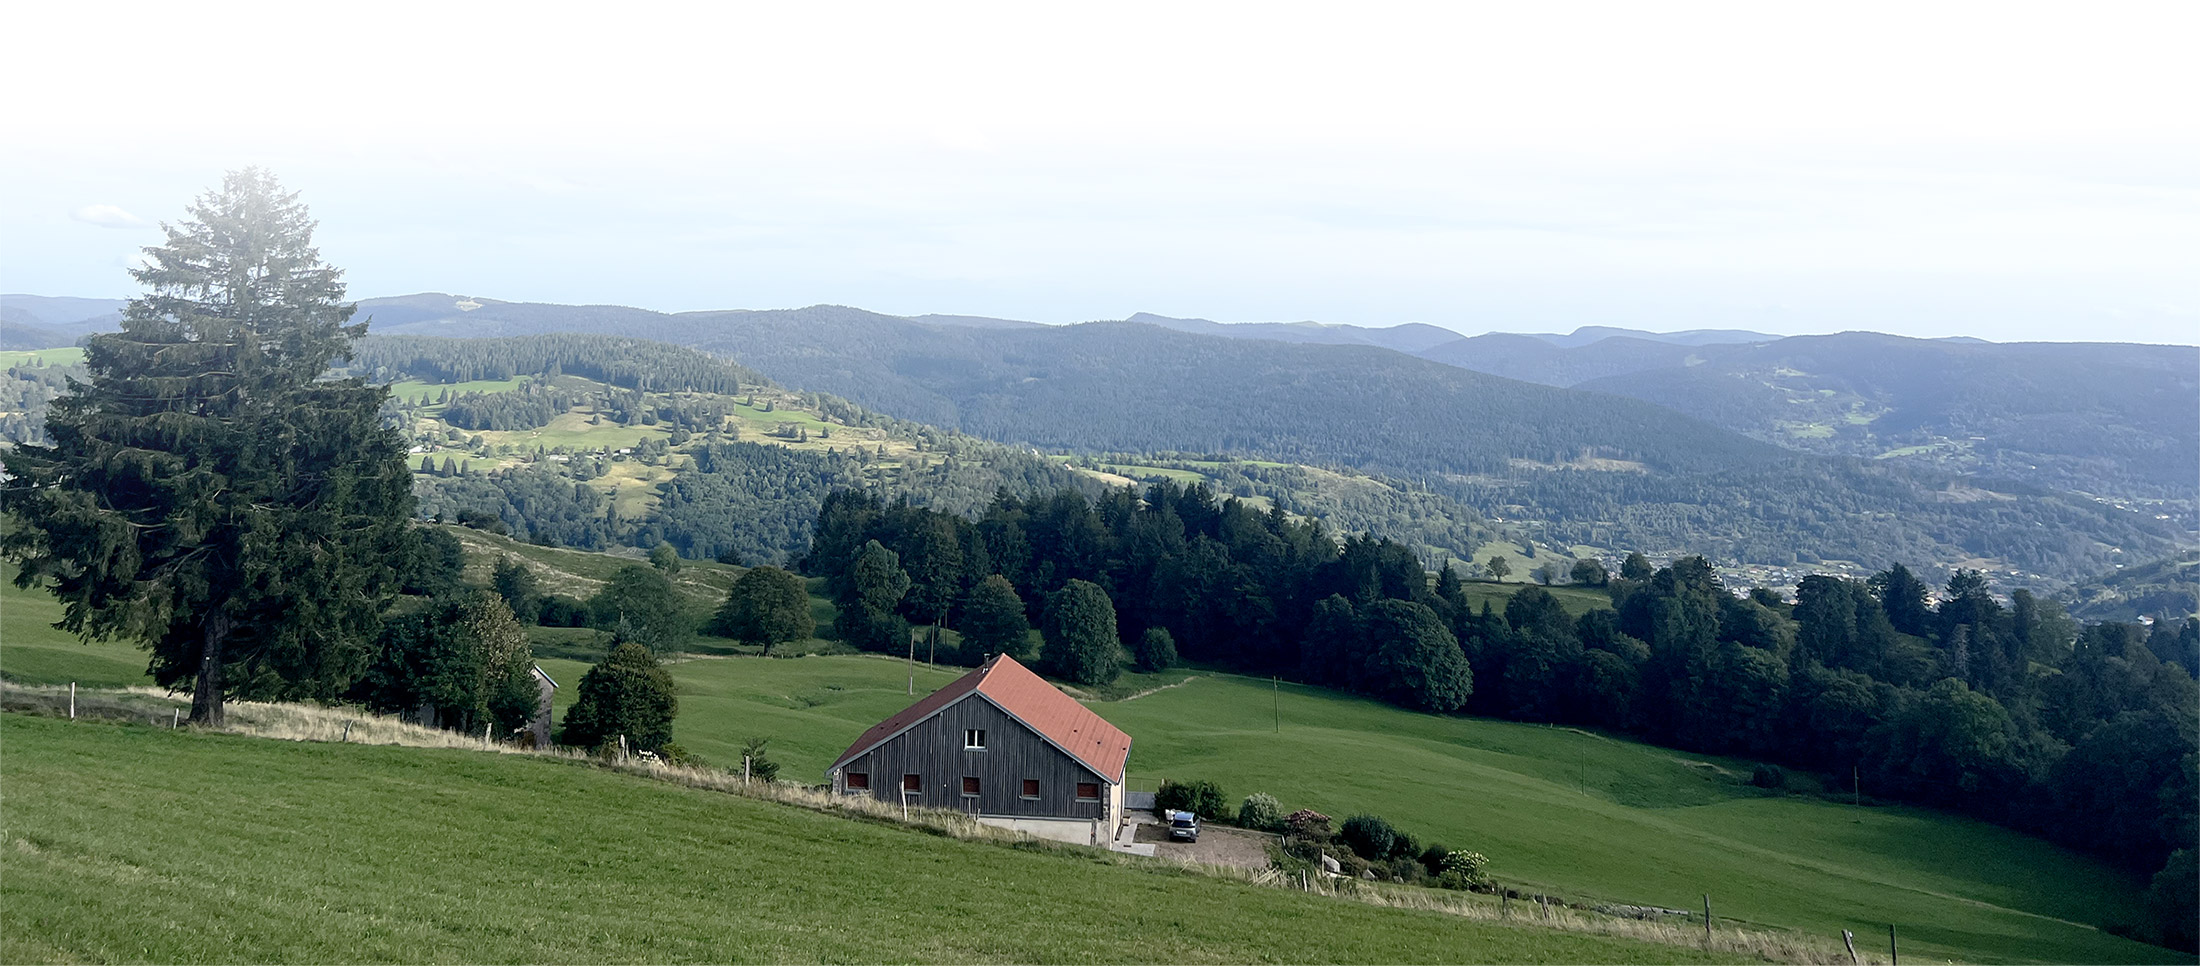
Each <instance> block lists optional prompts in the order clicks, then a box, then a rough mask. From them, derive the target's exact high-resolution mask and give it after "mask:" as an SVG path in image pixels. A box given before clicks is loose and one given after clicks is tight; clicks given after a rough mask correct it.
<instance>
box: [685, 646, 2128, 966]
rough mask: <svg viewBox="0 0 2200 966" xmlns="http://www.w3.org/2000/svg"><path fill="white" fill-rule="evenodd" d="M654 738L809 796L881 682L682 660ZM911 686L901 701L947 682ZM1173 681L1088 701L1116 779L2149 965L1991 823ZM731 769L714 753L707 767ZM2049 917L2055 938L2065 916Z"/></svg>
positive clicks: (1562, 878) (1654, 887)
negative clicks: (1780, 791) (1278, 804)
mask: <svg viewBox="0 0 2200 966" xmlns="http://www.w3.org/2000/svg"><path fill="white" fill-rule="evenodd" d="M673 674H674V676H675V678H677V679H678V680H679V681H680V684H681V691H682V693H681V698H680V701H681V706H680V707H681V711H680V719H679V721H678V723H677V725H676V728H675V731H676V738H677V740H678V741H679V742H680V743H681V744H682V745H683V746H685V747H687V748H689V749H691V750H694V751H697V752H699V753H702V754H704V755H705V756H706V757H708V758H710V759H712V760H714V761H720V762H724V761H728V760H733V761H738V760H739V758H738V756H739V750H740V745H741V739H743V738H746V737H751V736H769V737H771V738H772V744H771V752H772V754H773V756H774V758H775V759H776V760H778V761H779V762H780V763H781V765H782V774H783V775H785V776H786V777H787V778H789V779H791V780H797V781H819V780H821V776H822V772H823V770H824V768H825V766H826V765H828V764H830V763H831V761H832V759H833V758H834V757H836V756H837V755H838V754H839V753H840V751H841V750H842V749H843V748H844V747H845V746H846V744H847V742H848V741H850V740H852V739H853V738H854V736H855V735H856V734H858V733H859V732H860V731H861V730H862V729H863V728H864V727H867V726H868V725H870V724H872V723H874V722H876V721H877V720H879V719H880V718H883V717H885V716H886V715H887V714H890V713H892V712H893V711H894V710H896V709H898V708H900V707H902V706H903V705H905V704H907V703H908V701H909V700H910V699H909V697H908V696H907V695H906V693H905V690H906V687H907V677H906V675H907V672H906V670H905V669H904V667H903V665H902V664H901V663H899V662H895V661H892V660H889V659H885V658H880V657H872V656H843V657H811V658H798V659H787V660H773V661H763V660H756V659H748V658H720V659H703V660H696V661H690V662H686V663H682V664H679V665H677V666H675V667H674V668H673ZM954 674H955V672H954V671H953V670H950V669H928V668H925V667H924V666H922V665H920V666H919V667H918V669H917V682H916V683H917V693H918V694H923V693H925V692H926V691H928V690H929V689H931V688H936V687H938V686H939V685H941V684H945V683H946V682H947V681H949V680H952V678H953V676H954ZM1158 677H1159V678H1162V679H1164V680H1168V681H1170V682H1172V683H1173V682H1176V681H1183V680H1184V679H1186V678H1191V679H1192V681H1191V683H1189V684H1184V685H1182V686H1180V687H1173V688H1168V689H1166V690H1160V691H1156V692H1153V693H1151V694H1147V695H1145V696H1143V697H1139V698H1137V699H1135V700H1131V701H1117V702H1107V703H1102V704H1099V705H1096V707H1097V708H1098V710H1100V712H1101V713H1102V714H1103V715H1105V716H1106V717H1107V718H1108V719H1109V720H1111V721H1114V722H1115V723H1116V724H1117V725H1119V726H1121V727H1122V728H1124V729H1125V730H1126V731H1129V732H1130V733H1131V735H1132V737H1133V738H1134V739H1135V741H1136V744H1135V745H1134V747H1133V753H1132V756H1131V778H1132V780H1133V782H1134V783H1136V784H1138V785H1141V786H1144V787H1151V786H1152V784H1153V783H1154V782H1156V781H1158V779H1160V778H1163V777H1177V778H1212V779H1215V780H1218V781H1220V782H1221V783H1222V784H1223V786H1224V788H1225V789H1226V790H1227V791H1228V792H1230V793H1231V794H1232V795H1243V794H1246V793H1248V792H1252V791H1268V792H1271V793H1273V794H1275V795H1277V796H1278V797H1279V798H1281V799H1282V800H1283V801H1284V803H1285V806H1286V807H1300V806H1307V807H1313V808H1317V809H1320V810H1322V811H1325V812H1328V813H1330V814H1332V815H1334V816H1336V817H1337V818H1338V819H1340V820H1341V819H1342V818H1344V817H1345V816H1347V815H1351V814H1354V813H1356V812H1361V811H1368V812H1374V813H1377V814H1381V815H1383V816H1385V817H1387V818H1389V819H1391V820H1392V821H1393V822H1395V823H1397V824H1398V825H1400V826H1402V827H1403V828H1405V829H1407V830H1408V831H1411V832H1413V833H1415V834H1416V835H1418V836H1420V837H1421V838H1422V839H1423V840H1424V841H1426V840H1429V839H1435V840H1439V841H1442V842H1444V843H1446V844H1449V845H1452V846H1454V847H1460V848H1474V849H1477V850H1479V851H1482V852H1484V853H1487V854H1488V855H1490V856H1491V858H1492V860H1493V861H1494V862H1495V864H1496V866H1497V871H1498V872H1499V874H1500V876H1501V877H1503V878H1504V879H1505V880H1506V881H1508V882H1512V883H1519V884H1526V885H1530V886H1535V887H1541V888H1548V889H1551V890H1552V891H1556V892H1560V893H1562V894H1566V895H1572V896H1578V897H1585V898H1598V899H1611V900H1619V901H1627V902H1638V903H1651V904H1657V905H1664V906H1669V907H1673V908H1688V907H1691V906H1694V905H1698V904H1700V902H1701V898H1700V897H1701V895H1702V894H1703V893H1705V892H1709V893H1711V894H1712V897H1713V905H1714V907H1715V911H1716V912H1718V913H1719V914H1720V915H1721V916H1722V917H1732V918H1736V919H1743V920H1747V921H1751V922H1756V923H1761V924H1766V925H1773V926H1781V927H1788V928H1794V929H1802V930H1806V931H1809V932H1813V933H1815V934H1818V935H1821V936H1832V935H1837V934H1838V930H1840V929H1841V928H1844V927H1845V928H1849V929H1853V930H1855V931H1856V932H1858V933H1859V934H1860V935H1864V936H1872V935H1877V934H1883V933H1884V931H1885V924H1886V923H1888V922H1894V923H1897V924H1899V925H1900V928H1901V933H1902V935H1903V937H1904V943H1905V951H1910V950H1914V954H1915V955H1925V956H1944V957H1950V958H1964V959H1974V960H1999V961H2072V962H2142V961H2148V960H2151V959H2159V958H2160V957H2161V956H2162V955H2163V952H2162V951H2161V950H2158V949H2154V948H2153V947H2148V946H2144V945H2141V944H2138V943H2133V942H2130V941H2128V940H2124V939H2120V938H2117V937H2115V936H2111V935H2108V934H2106V933H2102V932H2099V931H2097V930H2095V929H2092V928H2090V927H2089V926H2086V925H2079V923H2098V922H2111V921H2117V920H2121V919H2125V918H2127V917H2128V916H2129V915H2131V911H2130V910H2131V909H2132V908H2133V903H2134V902H2135V901H2136V896H2137V890H2138V884H2137V883H2135V882H2133V881H2132V880H2131V879H2129V878H2128V877H2126V876H2123V875H2120V874H2118V873H2116V872H2114V871H2113V870H2111V869H2109V868H2107V867H2106V866H2104V865H2102V864H2100V863H2098V862H2095V861H2093V860H2091V859H2088V858H2086V857H2083V856H2080V855H2077V854H2074V853H2071V852H2069V851H2067V850H2064V849H2061V848H2057V847H2055V846H2052V845H2049V844H2047V843H2045V842H2042V841H2040V840H2038V839H2033V838H2029V837H2026V836H2022V835H2018V834H2016V833H2013V832H2010V831H2008V830H2005V829H2001V828H1997V827H1995V826H1991V825H1987V824H1984V823H1980V822H1974V821H1970V820H1966V819H1961V818H1956V817H1953V816H1949V815H1944V814H1940V813H1935V812H1930V811H1926V810H1923V809H1911V808H1866V809H1853V808H1848V807H1843V806H1841V805H1838V804H1835V803H1831V802H1826V801H1822V800H1818V799H1812V798H1803V797H1789V798H1766V797H1760V796H1759V795H1758V794H1757V793H1756V792H1755V790H1753V789H1750V788H1748V787H1747V786H1746V785H1745V784H1744V783H1743V782H1742V781H1741V779H1742V778H1744V777H1746V776H1747V774H1748V766H1747V765H1746V764H1740V763H1735V762H1731V761H1725V760H1710V761H1706V760H1703V759H1701V758H1699V757H1695V756H1683V755H1681V754H1680V753H1677V752H1674V751H1672V750H1670V749H1664V748H1658V747H1655V746H1651V745H1644V744H1640V743H1636V742H1632V741H1625V740H1619V739H1613V738H1608V737H1603V736H1599V735H1594V734H1590V733H1587V732H1582V731H1575V730H1572V729H1563V728H1550V727H1539V726H1532V725H1522V724H1514V723H1509V722H1499V721H1488V720H1479V719H1461V718H1439V717H1433V716H1428V715H1419V714H1412V713H1409V712H1404V711H1400V710H1397V709H1394V708H1389V707H1385V706H1383V705H1380V704H1377V703H1374V702H1370V701H1363V700H1360V699H1356V698H1350V697H1346V696H1342V695H1337V694H1334V693H1331V692H1326V691H1320V690H1317V689H1310V688H1302V687H1297V686H1294V687H1290V688H1284V689H1283V690H1282V694H1281V698H1280V704H1281V710H1282V719H1283V730H1282V732H1281V733H1280V734H1279V733H1277V732H1276V731H1275V724H1274V720H1275V716H1274V714H1275V713H1274V709H1275V707H1276V704H1277V702H1278V698H1277V696H1276V695H1275V693H1274V692H1271V691H1270V689H1269V685H1268V682H1265V681H1253V680H1248V679H1244V678H1237V677H1231V676H1211V675H1196V672H1178V673H1176V674H1174V675H1161V676H1158ZM729 753H730V754H731V755H732V757H731V758H730V759H729V758H728V757H727V756H728V754H729ZM2058 920H2069V921H2068V922H2063V921H2058Z"/></svg>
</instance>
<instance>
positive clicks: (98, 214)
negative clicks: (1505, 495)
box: [70, 205, 153, 228]
mask: <svg viewBox="0 0 2200 966" xmlns="http://www.w3.org/2000/svg"><path fill="white" fill-rule="evenodd" d="M70 215H71V216H72V217H74V218H75V219H76V220H78V221H81V222H83V223H85V224H87V225H98V226H99V227H101V228H151V227H152V226H153V223H152V222H149V221H146V220H145V219H143V218H140V217H138V216H136V215H133V214H131V213H129V212H127V211H124V210H122V209H120V208H117V207H115V206H114V205H85V206H84V207H82V208H78V209H77V210H75V211H73V212H70Z"/></svg>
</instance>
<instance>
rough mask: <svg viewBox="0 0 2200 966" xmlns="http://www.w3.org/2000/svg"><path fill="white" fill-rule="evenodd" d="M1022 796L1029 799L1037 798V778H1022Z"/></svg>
mask: <svg viewBox="0 0 2200 966" xmlns="http://www.w3.org/2000/svg"><path fill="white" fill-rule="evenodd" d="M1024 797H1025V798H1029V799H1034V800H1036V799H1037V798H1038V797H1039V780H1038V779H1036V778H1026V779H1024Z"/></svg>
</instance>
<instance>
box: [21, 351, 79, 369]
mask: <svg viewBox="0 0 2200 966" xmlns="http://www.w3.org/2000/svg"><path fill="white" fill-rule="evenodd" d="M83 362H84V350H83V349H80V348H78V347H76V346H68V347H66V348H60V349H7V350H0V369H4V368H7V367H9V366H74V365H81V364H83Z"/></svg>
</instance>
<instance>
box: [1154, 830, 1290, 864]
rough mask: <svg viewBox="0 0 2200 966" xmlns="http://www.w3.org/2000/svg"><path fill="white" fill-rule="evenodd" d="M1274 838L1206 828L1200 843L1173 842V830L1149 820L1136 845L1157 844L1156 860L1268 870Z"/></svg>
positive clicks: (1202, 832) (1200, 833)
mask: <svg viewBox="0 0 2200 966" xmlns="http://www.w3.org/2000/svg"><path fill="white" fill-rule="evenodd" d="M1274 838H1275V836H1273V835H1267V834H1263V833H1260V832H1248V831H1245V830H1243V829H1234V828H1224V827H1222V826H1220V825H1205V824H1202V825H1201V827H1200V829H1199V841H1197V842H1171V841H1169V830H1168V829H1167V828H1166V827H1164V826H1162V825H1159V824H1157V823H1155V822H1154V821H1153V820H1152V819H1151V818H1148V819H1146V820H1145V821H1143V822H1139V824H1138V829H1137V836H1136V837H1135V838H1134V839H1132V841H1134V842H1140V843H1145V842H1151V843H1153V846H1154V856H1155V857H1156V858H1163V859H1176V860H1177V861H1180V862H1205V863H1208V864H1210V865H1232V866H1237V867H1238V868H1241V869H1265V868H1267V867H1268V843H1269V842H1270V841H1272V840H1273V839H1274Z"/></svg>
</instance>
